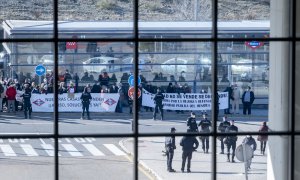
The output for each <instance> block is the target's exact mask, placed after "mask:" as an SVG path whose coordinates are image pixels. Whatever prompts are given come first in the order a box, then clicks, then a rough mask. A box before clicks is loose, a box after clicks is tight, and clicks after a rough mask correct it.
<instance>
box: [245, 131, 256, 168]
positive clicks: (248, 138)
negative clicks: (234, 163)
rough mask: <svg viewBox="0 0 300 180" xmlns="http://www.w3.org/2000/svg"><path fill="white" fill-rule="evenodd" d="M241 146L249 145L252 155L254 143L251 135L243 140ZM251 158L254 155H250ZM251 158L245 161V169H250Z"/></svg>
mask: <svg viewBox="0 0 300 180" xmlns="http://www.w3.org/2000/svg"><path fill="white" fill-rule="evenodd" d="M243 144H247V145H249V146H250V147H251V148H252V150H253V154H254V151H255V150H256V141H255V139H254V138H253V137H252V136H251V135H248V136H246V137H245V139H244V140H243ZM253 157H254V155H252V158H253ZM252 158H251V159H249V160H248V161H247V169H250V166H251V162H252Z"/></svg>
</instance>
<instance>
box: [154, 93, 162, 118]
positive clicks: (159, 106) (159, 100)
mask: <svg viewBox="0 0 300 180" xmlns="http://www.w3.org/2000/svg"><path fill="white" fill-rule="evenodd" d="M163 99H164V95H163V94H162V92H161V89H160V88H157V93H156V94H155V96H154V98H153V100H154V103H155V107H154V112H153V120H156V113H157V112H158V110H159V113H160V115H161V120H163V119H164V111H163V104H162V101H163Z"/></svg>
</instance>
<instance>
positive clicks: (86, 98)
mask: <svg viewBox="0 0 300 180" xmlns="http://www.w3.org/2000/svg"><path fill="white" fill-rule="evenodd" d="M80 99H81V103H82V113H81V120H82V119H83V118H84V111H86V114H87V117H88V119H89V120H90V119H91V118H90V112H89V107H90V103H91V100H92V96H91V94H90V93H89V92H88V90H87V87H85V88H84V90H83V93H82V94H81V97H80Z"/></svg>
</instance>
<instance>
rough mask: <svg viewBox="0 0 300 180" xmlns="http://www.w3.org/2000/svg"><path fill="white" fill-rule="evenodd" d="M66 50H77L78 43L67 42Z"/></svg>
mask: <svg viewBox="0 0 300 180" xmlns="http://www.w3.org/2000/svg"><path fill="white" fill-rule="evenodd" d="M66 49H77V42H67V43H66Z"/></svg>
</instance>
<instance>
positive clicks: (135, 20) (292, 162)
mask: <svg viewBox="0 0 300 180" xmlns="http://www.w3.org/2000/svg"><path fill="white" fill-rule="evenodd" d="M296 2H297V1H296V0H291V6H290V7H291V24H290V27H291V36H289V37H279V38H277V37H276V38H273V37H270V38H220V37H218V27H217V25H218V0H212V37H211V38H182V39H177V38H164V39H159V40H157V39H154V38H140V37H139V32H138V15H139V13H138V12H139V11H138V10H139V7H138V4H139V1H138V0H134V1H133V3H134V4H133V5H134V6H133V7H134V10H133V37H132V38H126V39H124V38H110V39H105V38H104V39H103V38H94V39H88V40H83V39H63V38H59V36H58V0H53V11H54V12H53V34H54V35H53V38H49V39H26V38H24V39H22V38H20V39H1V40H0V42H16V43H17V42H52V43H54V57H55V58H54V59H55V61H54V74H55V77H54V81H55V82H58V61H57V59H58V44H59V42H63V41H75V42H86V41H107V42H128V41H132V42H134V44H135V46H134V59H135V65H134V77H135V78H134V89H135V94H137V92H138V88H137V87H138V82H137V79H138V63H139V61H138V56H139V50H138V47H139V43H140V42H198V41H206V42H212V44H213V46H212V54H211V55H212V72H213V74H212V93H213V94H216V93H217V79H216V78H217V65H218V64H217V54H218V42H231V41H236V42H243V41H246V40H247V41H251V40H256V41H269V42H279V41H283V42H290V43H291V45H292V48H291V55H292V58H291V60H290V63H291V68H292V69H291V74H290V76H291V80H290V81H291V83H290V84H291V87H289V88H290V97H289V102H290V107H291V108H290V112H289V113H290V118H289V121H290V122H291V130H290V131H277V132H267V133H258V132H238V133H234V134H231V135H264V134H265V135H270V136H280V135H287V136H289V137H290V138H291V146H290V150H289V153H290V155H291V156H290V157H291V158H290V167H291V168H290V179H291V180H294V173H295V171H294V168H295V159H294V158H293V157H294V155H295V136H296V135H300V132H299V131H296V130H295V88H296V87H295V82H296V80H295V71H296V70H295V60H296V48H295V47H296V42H297V41H300V37H296V7H297V6H296ZM137 100H138V97H137V96H134V109H135V110H134V115H133V122H132V123H133V133H132V134H128V133H125V134H97V133H96V134H63V135H62V134H59V114H58V113H59V112H58V87H57V86H54V132H53V134H47V135H44V134H37V135H28V134H10V135H3V134H2V135H0V138H4V139H8V138H31V139H37V138H53V139H54V152H55V153H54V166H55V168H54V174H55V176H54V178H55V180H59V156H58V151H59V147H58V145H59V143H58V140H59V138H67V137H74V138H76V137H96V138H97V137H98V138H109V137H115V138H116V137H131V138H133V139H134V179H135V180H138V138H140V137H160V136H168V135H170V133H140V132H139V129H138V119H139V116H138V115H139V114H138V111H137V110H136V109H137V108H138V103H137V102H138V101H137ZM212 102H214V103H213V106H212V123H213V132H211V133H208V134H205V135H206V136H211V137H212V138H213V141H212V169H211V173H212V176H211V179H212V180H217V159H216V138H217V136H222V135H228V134H226V133H218V132H217V123H216V122H217V121H216V120H217V112H216V108H217V103H216V98H215V96H212ZM183 135H187V136H190V135H191V136H193V135H194V134H193V133H176V134H175V136H183ZM203 135H204V134H203Z"/></svg>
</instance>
